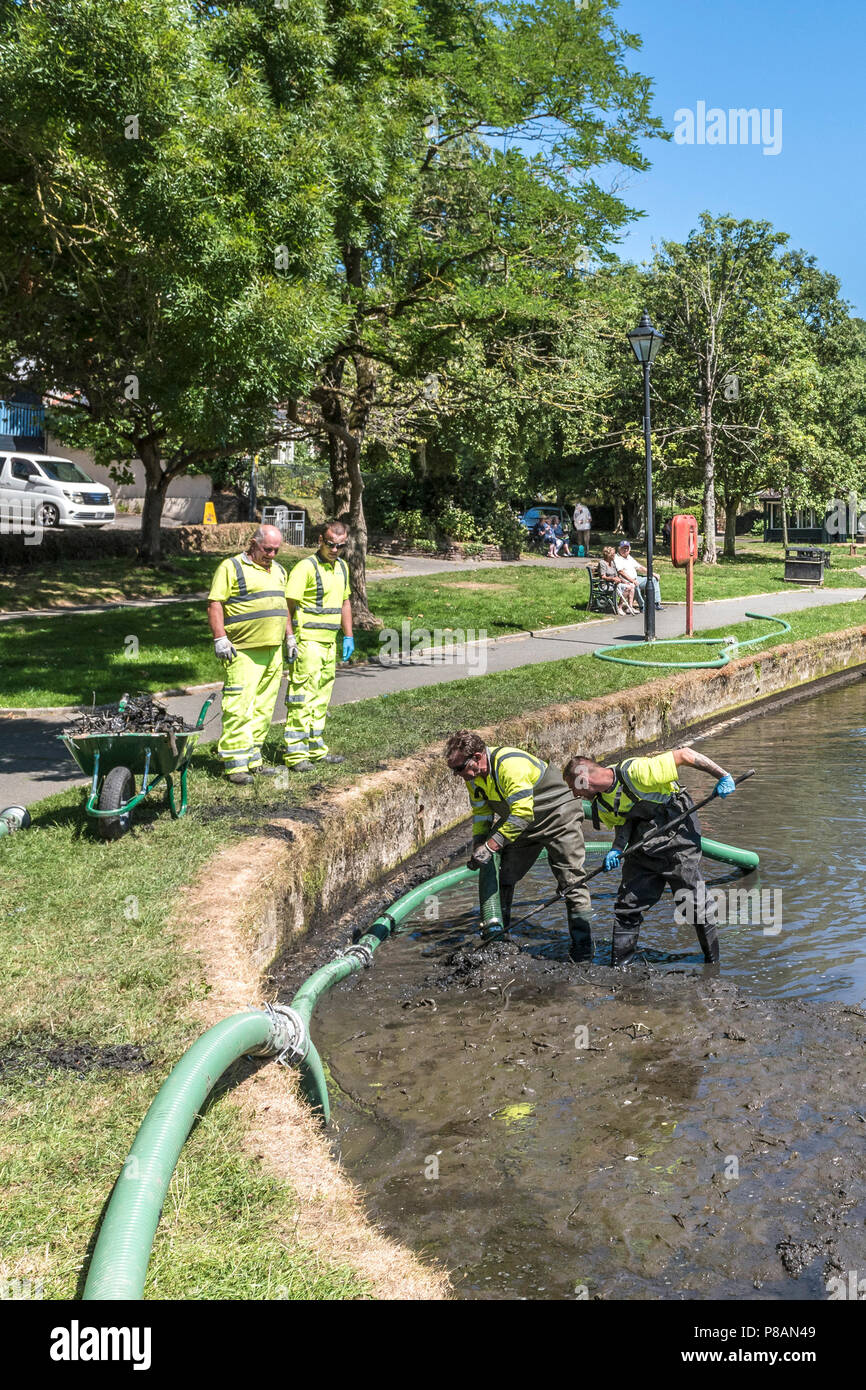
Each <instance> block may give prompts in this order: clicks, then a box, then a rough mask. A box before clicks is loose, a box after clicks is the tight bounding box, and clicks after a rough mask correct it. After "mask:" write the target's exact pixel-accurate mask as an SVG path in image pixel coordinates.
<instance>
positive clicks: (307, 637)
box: [283, 521, 355, 772]
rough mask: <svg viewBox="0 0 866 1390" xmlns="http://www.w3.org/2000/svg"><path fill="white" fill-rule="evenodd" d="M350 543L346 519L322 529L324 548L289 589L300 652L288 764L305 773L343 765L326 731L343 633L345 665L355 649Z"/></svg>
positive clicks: (289, 696) (292, 688)
mask: <svg viewBox="0 0 866 1390" xmlns="http://www.w3.org/2000/svg"><path fill="white" fill-rule="evenodd" d="M347 539H348V532H347V531H346V528H345V526H344V525H343V523H342V522H341V521H329V522H327V523H326V524H325V525H324V526H322V527H320V529H319V548H318V550H317V551H316V553H315V555H308V556H307V557H306V558H305V559H303V560H299V561H298V563H297V564H296V565H295V567H294V569H293V570H292V572H291V574H290V575H289V582H288V585H287V586H286V598H287V600H288V604H289V612H290V614H291V621H292V622H293V625H294V633H295V636H296V638H297V651H296V653H295V654H294V655H293V654H291V653H289V662H290V667H289V685H288V689H287V690H286V728H285V734H284V738H285V753H284V755H283V756H284V759H285V762H286V766H287V767H294V768H296V769H297V770H298V771H299V772H306V771H307V770H308V769H310V768H311V767H314V766H315V764H316V763H320V762H326V763H341V762H342V761H343V759H342V757H341V756H340V755H339V754H336V753H329V752H328V746H327V744H326V743H325V739H324V733H325V719H326V716H327V713H328V705H329V704H330V703H331V694H332V692H333V689H334V675H335V670H336V661H337V641H338V639H339V636H340V633H341V632H342V633H343V644H342V653H341V655H342V659H343V661H348V660H349V657H350V656H351V655H352V652H353V651H354V650H355V642H354V639H353V637H352V605H351V603H350V602H349V595H350V593H351V590H350V588H349V567H348V565H347V564H346V561H345V560H344V559H343V552H344V551H345V549H346V541H347Z"/></svg>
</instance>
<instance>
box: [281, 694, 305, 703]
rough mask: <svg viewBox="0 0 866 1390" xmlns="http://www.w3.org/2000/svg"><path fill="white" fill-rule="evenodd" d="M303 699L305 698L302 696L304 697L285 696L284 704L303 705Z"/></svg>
mask: <svg viewBox="0 0 866 1390" xmlns="http://www.w3.org/2000/svg"><path fill="white" fill-rule="evenodd" d="M305 698H306V696H304V695H287V696H286V704H287V705H302V704H303V703H304V700H305Z"/></svg>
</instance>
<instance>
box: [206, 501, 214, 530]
mask: <svg viewBox="0 0 866 1390" xmlns="http://www.w3.org/2000/svg"><path fill="white" fill-rule="evenodd" d="M216 524H217V519H216V507H215V506H214V504H213V502H205V504H204V525H205V526H216Z"/></svg>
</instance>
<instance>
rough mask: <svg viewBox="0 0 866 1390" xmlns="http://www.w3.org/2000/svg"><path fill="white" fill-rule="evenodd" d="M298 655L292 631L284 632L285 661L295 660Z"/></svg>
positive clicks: (296, 640)
mask: <svg viewBox="0 0 866 1390" xmlns="http://www.w3.org/2000/svg"><path fill="white" fill-rule="evenodd" d="M297 657H298V639H297V637H295V636H294V634H293V633H289V632H287V633H286V661H296V660H297Z"/></svg>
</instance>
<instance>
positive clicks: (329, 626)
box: [303, 623, 340, 632]
mask: <svg viewBox="0 0 866 1390" xmlns="http://www.w3.org/2000/svg"><path fill="white" fill-rule="evenodd" d="M314 627H315V628H320V629H322V630H324V631H325V632H339V631H340V624H339V623H304V629H303V630H304V631H305V632H309V631H310V629H311V628H314Z"/></svg>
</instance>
